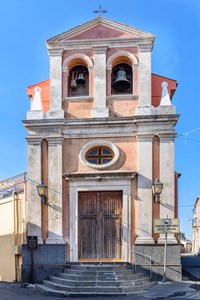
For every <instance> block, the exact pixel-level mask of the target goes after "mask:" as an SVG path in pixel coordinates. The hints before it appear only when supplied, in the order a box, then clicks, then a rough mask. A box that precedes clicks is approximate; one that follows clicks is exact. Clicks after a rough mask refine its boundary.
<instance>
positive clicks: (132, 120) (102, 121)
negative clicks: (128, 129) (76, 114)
mask: <svg viewBox="0 0 200 300" xmlns="http://www.w3.org/2000/svg"><path fill="white" fill-rule="evenodd" d="M179 116H180V115H179V114H170V115H139V116H132V117H109V118H107V117H105V118H84V119H40V120H37V119H35V120H23V121H22V122H23V124H24V126H25V127H26V128H29V127H30V128H31V127H33V128H34V127H35V128H37V127H41V128H47V127H54V128H64V127H66V126H85V125H89V126H92V125H108V126H110V125H113V126H114V125H121V124H125V125H128V124H135V125H137V126H142V125H146V124H152V125H154V124H157V123H163V122H164V123H169V124H171V123H174V124H176V122H177V121H178V119H179Z"/></svg>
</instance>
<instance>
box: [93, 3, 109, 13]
mask: <svg viewBox="0 0 200 300" xmlns="http://www.w3.org/2000/svg"><path fill="white" fill-rule="evenodd" d="M107 12H108V11H107V10H105V9H103V8H102V7H101V5H99V9H96V10H94V11H93V13H95V14H99V16H101V15H102V14H106V13H107Z"/></svg>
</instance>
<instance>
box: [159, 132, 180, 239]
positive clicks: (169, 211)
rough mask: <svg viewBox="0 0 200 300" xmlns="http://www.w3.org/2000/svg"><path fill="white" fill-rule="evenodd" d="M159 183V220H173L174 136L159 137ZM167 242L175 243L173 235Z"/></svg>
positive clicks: (169, 236)
mask: <svg viewBox="0 0 200 300" xmlns="http://www.w3.org/2000/svg"><path fill="white" fill-rule="evenodd" d="M169 153H170V159H169ZM160 181H161V182H162V183H163V190H162V193H161V195H160V218H161V219H166V218H167V217H168V218H170V219H173V218H174V217H175V208H174V197H175V195H174V192H175V186H174V184H175V183H174V136H171V137H170V136H169V137H160ZM158 241H159V242H160V243H161V242H164V236H163V235H160V238H159V240H158ZM168 242H169V243H170V242H171V243H177V241H176V239H175V238H174V235H173V234H168Z"/></svg>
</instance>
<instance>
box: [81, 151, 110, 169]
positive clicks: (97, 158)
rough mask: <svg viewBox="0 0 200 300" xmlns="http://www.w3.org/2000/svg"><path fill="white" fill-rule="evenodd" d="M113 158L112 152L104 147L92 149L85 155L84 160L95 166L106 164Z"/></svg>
mask: <svg viewBox="0 0 200 300" xmlns="http://www.w3.org/2000/svg"><path fill="white" fill-rule="evenodd" d="M113 157H114V154H113V151H112V150H111V149H109V148H106V147H95V148H92V149H90V150H89V151H88V152H87V153H86V155H85V158H86V160H87V161H88V162H90V163H92V164H95V165H103V164H107V163H109V162H110V161H111V160H112V159H113Z"/></svg>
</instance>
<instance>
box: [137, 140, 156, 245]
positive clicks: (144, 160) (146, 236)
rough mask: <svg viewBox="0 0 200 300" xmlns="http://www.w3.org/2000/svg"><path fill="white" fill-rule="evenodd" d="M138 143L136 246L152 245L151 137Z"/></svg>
mask: <svg viewBox="0 0 200 300" xmlns="http://www.w3.org/2000/svg"><path fill="white" fill-rule="evenodd" d="M137 140H138V141H137V143H138V200H137V201H138V203H137V207H138V209H137V211H138V217H137V219H138V224H137V239H136V241H135V243H136V244H149V243H154V241H153V238H152V191H151V185H152V137H151V136H144V135H142V136H139V137H138V138H137Z"/></svg>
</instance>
